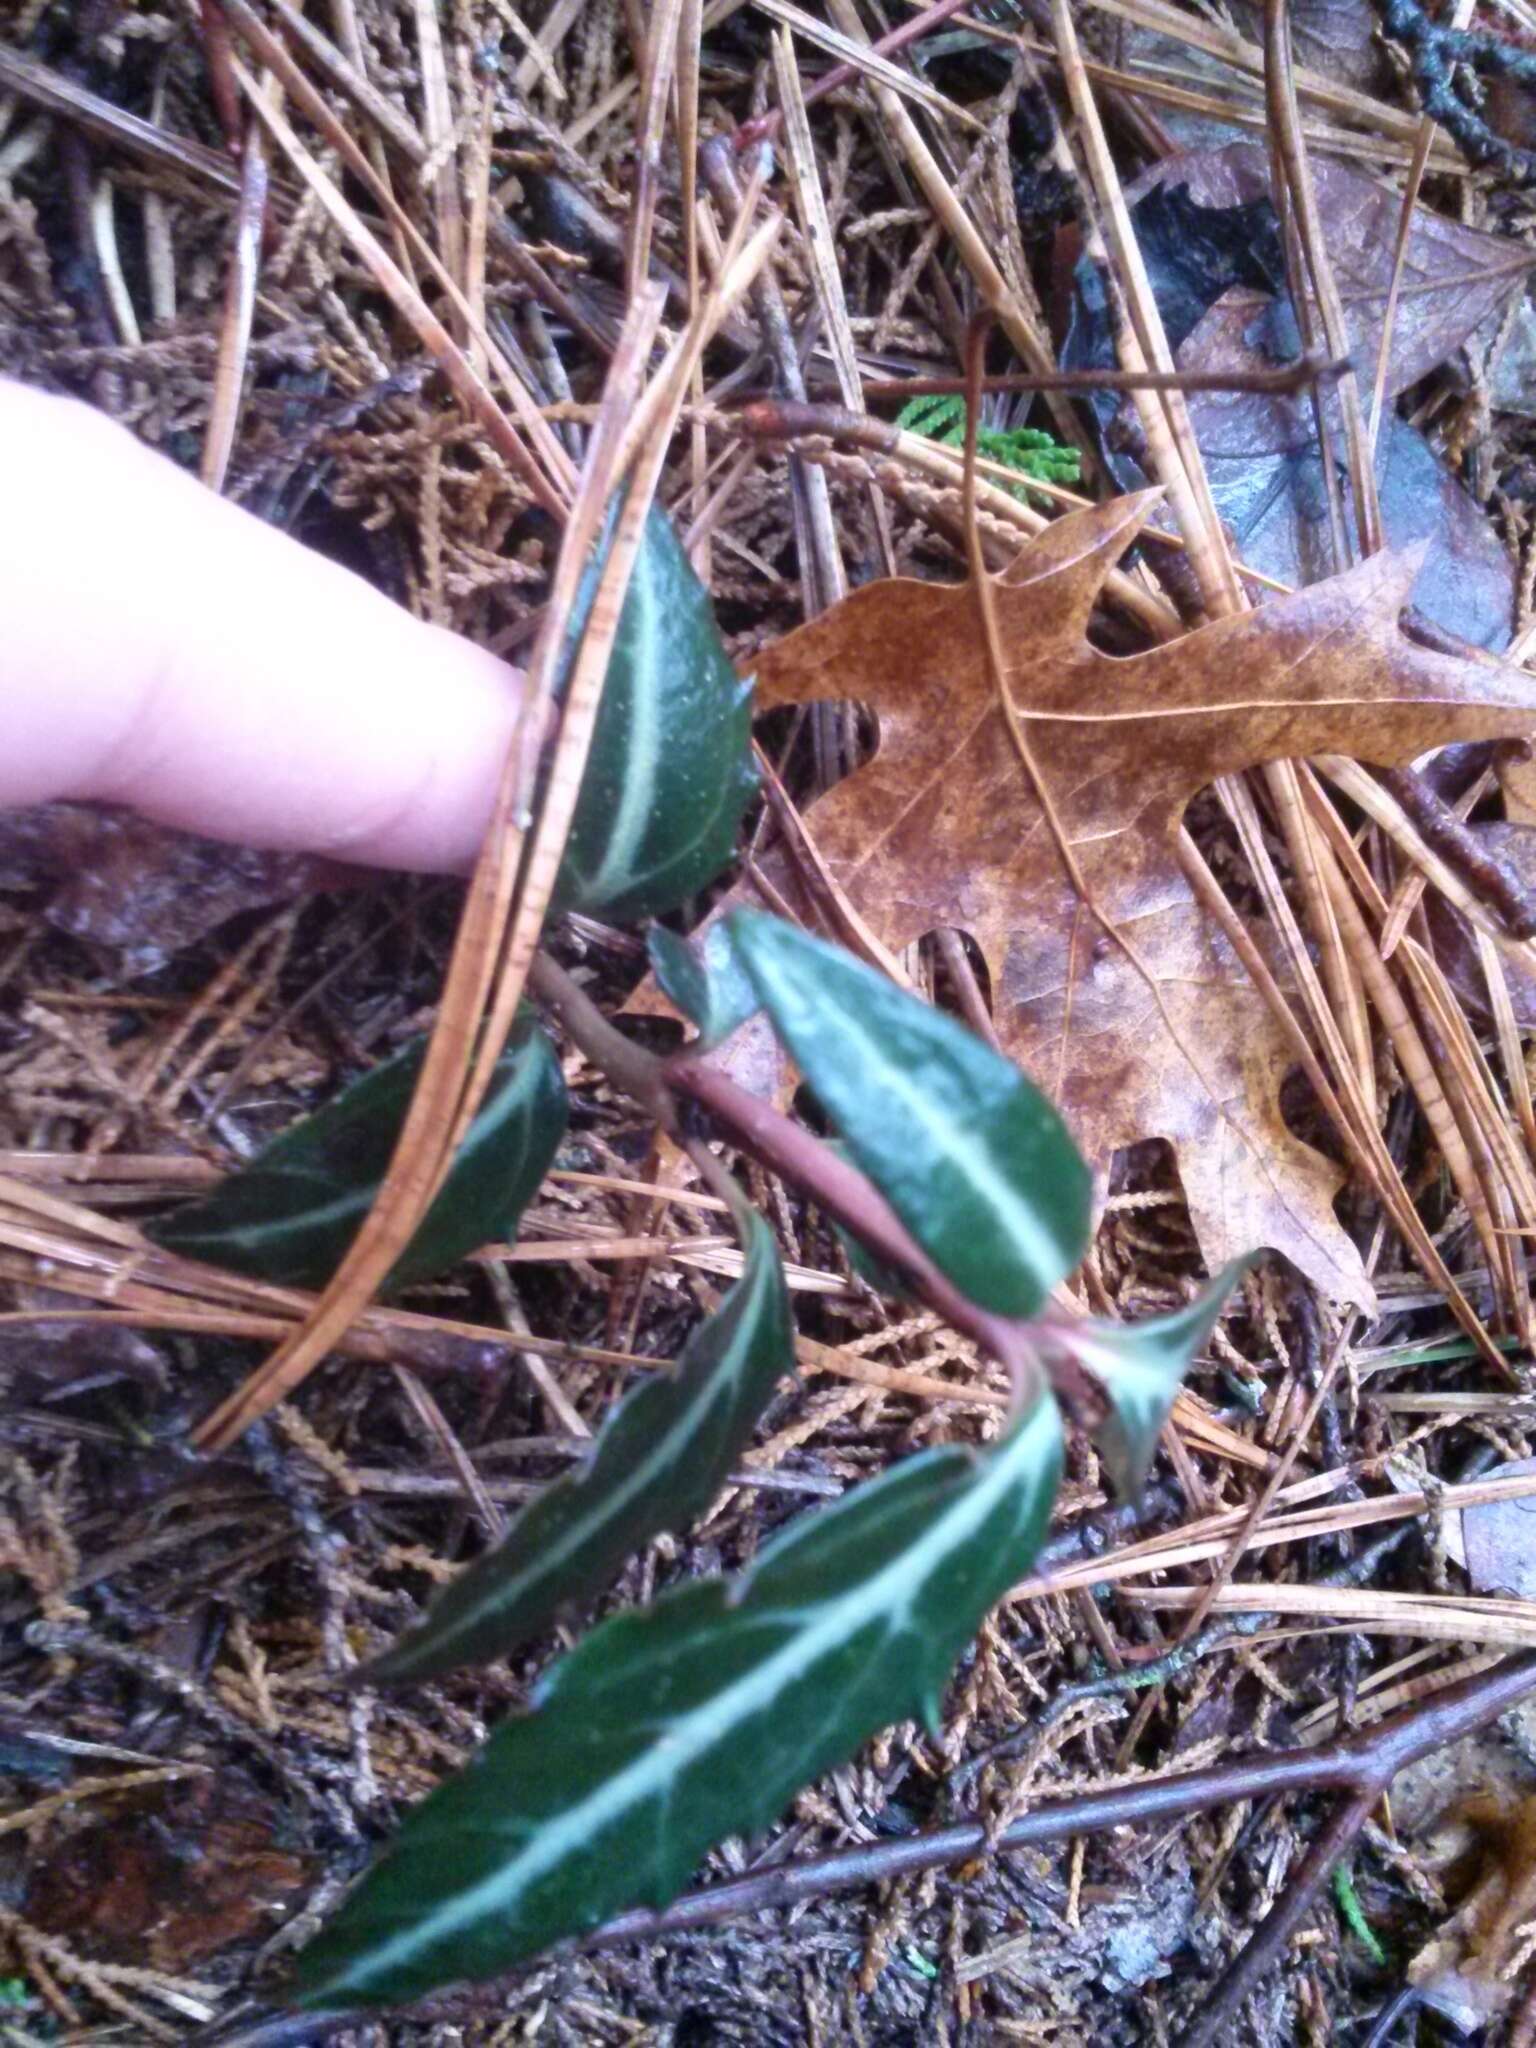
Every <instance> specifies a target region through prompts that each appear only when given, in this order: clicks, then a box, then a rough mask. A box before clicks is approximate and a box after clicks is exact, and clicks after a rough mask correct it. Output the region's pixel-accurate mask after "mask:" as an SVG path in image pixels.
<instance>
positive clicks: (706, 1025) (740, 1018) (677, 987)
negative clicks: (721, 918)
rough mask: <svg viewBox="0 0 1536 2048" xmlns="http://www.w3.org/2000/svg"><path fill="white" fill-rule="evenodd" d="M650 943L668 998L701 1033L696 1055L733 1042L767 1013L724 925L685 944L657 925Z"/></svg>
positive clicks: (648, 937) (647, 939) (710, 928)
mask: <svg viewBox="0 0 1536 2048" xmlns="http://www.w3.org/2000/svg"><path fill="white" fill-rule="evenodd" d="M645 942H646V946H647V948H648V949H649V952H650V956H651V968H652V971H653V972H654V974H655V976H656V981H657V985H658V986H659V987H660V989H661V992H662V994H663V995H664V996H665V997H666V998H667V1000H668V1002H670V1003H671V1004H672V1005H673V1007H674V1008H675V1009H678V1010H681V1011H682V1013H683V1015H684V1016H685V1017H686V1018H687V1019H688V1020H689V1022H690V1023H691V1024H694V1025H696V1026H697V1028H698V1033H699V1042H698V1045H697V1047H695V1050H696V1051H699V1052H707V1051H708V1050H709V1048H710V1047H711V1046H712V1045H718V1044H719V1043H720V1041H721V1039H722V1038H729V1037H730V1035H731V1033H732V1032H733V1031H734V1030H735V1029H736V1028H737V1026H738V1025H740V1024H745V1023H746V1021H747V1019H748V1018H749V1017H750V1016H752V1015H753V1014H754V1013H755V1012H756V1011H758V1010H760V1009H761V1008H762V1004H761V1003H760V1002H759V1001H758V996H757V990H756V989H755V988H754V987H753V986H752V981H751V977H750V976H749V975H748V974H747V971H746V969H745V968H744V967H743V966H742V964H741V962H740V961H739V960H738V959H737V958H736V949H735V947H734V946H733V945H732V944H731V935H730V933H729V932H728V931H727V930H726V928H725V925H724V924H723V923H715V924H712V925H709V926H707V927H706V929H705V930H704V931H702V932H700V933H699V934H698V936H697V937H696V938H693V939H680V938H679V937H678V936H677V934H676V932H669V931H668V930H667V928H666V926H665V925H661V924H653V925H652V926H651V928H650V930H649V931H648V932H647V933H646V935H645Z"/></svg>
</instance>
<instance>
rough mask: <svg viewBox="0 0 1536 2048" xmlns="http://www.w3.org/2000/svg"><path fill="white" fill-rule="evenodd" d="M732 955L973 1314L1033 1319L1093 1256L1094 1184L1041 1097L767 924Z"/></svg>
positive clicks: (921, 1010) (887, 993) (975, 1047)
mask: <svg viewBox="0 0 1536 2048" xmlns="http://www.w3.org/2000/svg"><path fill="white" fill-rule="evenodd" d="M729 926H730V932H731V941H732V944H733V945H734V947H735V948H736V951H737V953H738V954H739V955H740V957H741V960H742V962H743V964H744V965H745V967H746V970H747V972H748V974H749V975H750V976H751V977H752V981H753V984H754V986H755V987H756V989H757V992H758V995H759V996H760V997H761V998H762V1002H763V1007H764V1008H765V1009H766V1010H767V1012H768V1014H769V1016H770V1017H771V1019H772V1020H773V1026H774V1029H775V1030H776V1031H777V1032H778V1034H779V1036H780V1037H781V1038H782V1039H783V1041H784V1043H785V1044H786V1045H787V1046H788V1048H789V1050H790V1052H791V1053H792V1054H793V1055H794V1059H795V1062H796V1064H797V1065H798V1066H799V1068H800V1071H801V1073H802V1074H804V1076H805V1078H806V1080H807V1081H808V1082H809V1083H810V1086H811V1089H812V1091H813V1093H814V1094H815V1096H816V1098H817V1100H818V1101H819V1102H820V1103H821V1105H822V1107H823V1109H824V1110H825V1111H826V1113H827V1115H828V1116H829V1117H830V1118H831V1119H832V1121H833V1123H834V1124H836V1126H837V1128H838V1130H839V1132H840V1133H841V1135H842V1137H843V1138H844V1140H845V1141H846V1143H847V1146H848V1149H849V1151H850V1152H851V1153H852V1155H853V1157H854V1160H855V1161H856V1163H857V1164H858V1166H859V1167H860V1168H861V1169H862V1171H863V1172H864V1173H866V1174H867V1175H868V1176H869V1178H870V1179H871V1180H872V1181H873V1182H874V1183H875V1185H876V1186H877V1187H878V1188H879V1190H880V1192H881V1193H882V1194H883V1195H884V1196H885V1198H886V1200H887V1201H888V1202H889V1203H890V1205H891V1207H892V1208H893V1209H894V1210H895V1211H896V1213H897V1214H898V1215H899V1216H900V1218H901V1220H902V1222H903V1223H905V1224H906V1226H907V1228H908V1230H910V1231H911V1233H912V1235H913V1236H914V1237H915V1238H916V1239H917V1241H918V1243H919V1244H920V1245H921V1246H922V1247H923V1249H924V1251H926V1252H927V1253H928V1255H929V1257H930V1258H931V1259H932V1260H933V1261H934V1263H935V1265H937V1266H939V1267H941V1268H942V1269H943V1271H944V1272H945V1273H946V1274H947V1275H948V1276H949V1278H950V1279H951V1280H952V1281H953V1282H954V1283H955V1285H956V1286H957V1287H959V1288H960V1289H961V1290H962V1291H963V1292H964V1293H966V1294H968V1295H969V1296H970V1297H971V1299H972V1300H973V1301H976V1302H979V1303H980V1304H981V1305H982V1307H983V1308H989V1309H993V1310H995V1311H996V1312H997V1313H999V1314H1001V1315H1010V1316H1028V1315H1033V1314H1035V1312H1036V1311H1037V1310H1038V1309H1039V1308H1040V1306H1041V1304H1042V1303H1043V1302H1044V1300H1045V1298H1046V1296H1047V1294H1048V1293H1049V1292H1050V1290H1051V1288H1053V1287H1054V1286H1055V1285H1056V1284H1057V1282H1058V1281H1060V1280H1062V1279H1064V1278H1065V1277H1066V1275H1067V1274H1068V1273H1069V1272H1071V1270H1072V1268H1073V1267H1074V1266H1075V1265H1076V1264H1077V1262H1078V1260H1079V1259H1080V1258H1081V1257H1082V1255H1083V1252H1084V1251H1085V1249H1086V1248H1087V1243H1088V1225H1089V1199H1090V1180H1089V1174H1088V1169H1087V1167H1086V1166H1085V1165H1084V1164H1083V1161H1082V1159H1081V1157H1080V1156H1079V1154H1078V1151H1077V1148H1076V1146H1075V1145H1074V1144H1073V1143H1072V1140H1071V1138H1070V1137H1069V1136H1068V1134H1067V1128H1066V1125H1065V1124H1064V1123H1063V1122H1062V1120H1061V1118H1060V1117H1059V1116H1058V1115H1057V1113H1056V1111H1055V1110H1054V1109H1053V1108H1052V1107H1051V1105H1050V1103H1049V1102H1047V1101H1046V1099H1045V1097H1044V1096H1043V1095H1042V1094H1041V1093H1040V1091H1039V1089H1038V1088H1036V1087H1034V1086H1033V1085H1032V1084H1031V1083H1030V1082H1029V1081H1027V1080H1025V1078H1024V1076H1023V1075H1022V1074H1021V1073H1020V1072H1019V1070H1018V1068H1017V1067H1016V1066H1014V1065H1013V1064H1012V1062H1011V1061H1009V1060H1006V1059H1004V1058H1003V1056H1002V1055H1001V1054H1000V1053H996V1052H994V1051H993V1050H992V1048H991V1047H990V1046H988V1045H984V1044H983V1043H982V1041H981V1040H980V1039H979V1038H978V1037H977V1036H976V1035H975V1033H974V1032H972V1031H968V1030H967V1029H966V1028H965V1026H964V1025H963V1024H958V1023H956V1021H955V1020H954V1018H952V1017H947V1016H945V1014H944V1013H943V1012H942V1011H941V1010H936V1009H934V1008H933V1007H932V1005H931V1004H928V1003H924V1002H920V1001H919V1000H918V998H917V997H916V996H911V995H908V994H907V993H906V992H905V990H903V989H899V988H897V986H896V985H895V983H894V982H892V981H890V980H888V979H887V978H886V976H884V975H883V974H878V973H876V972H875V970H874V969H873V968H870V967H865V966H863V965H862V964H861V963H860V962H859V961H857V960H854V959H853V958H852V957H851V956H850V955H849V954H847V953H845V952H843V951H842V949H841V948H840V947H837V946H829V945H827V944H826V943H825V942H824V941H823V940H821V939H813V938H811V937H810V936H808V934H806V933H805V932H802V931H797V930H796V929H795V927H794V926H793V925H788V924H785V923H783V922H782V921H781V920H780V919H778V918H774V917H768V916H765V915H764V914H763V913H762V912H761V911H753V910H737V911H733V912H732V914H731V917H730V919H729Z"/></svg>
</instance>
